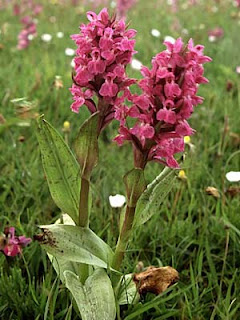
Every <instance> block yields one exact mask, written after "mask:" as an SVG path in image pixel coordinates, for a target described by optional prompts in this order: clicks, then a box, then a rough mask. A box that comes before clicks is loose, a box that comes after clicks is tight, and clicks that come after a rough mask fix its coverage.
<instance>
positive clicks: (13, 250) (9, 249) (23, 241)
mask: <svg viewBox="0 0 240 320" xmlns="http://www.w3.org/2000/svg"><path fill="white" fill-rule="evenodd" d="M31 241H32V240H31V239H30V238H26V237H25V236H19V237H17V236H15V228H14V227H10V228H5V230H4V236H3V240H2V241H1V243H0V251H3V253H4V254H5V255H6V256H10V257H15V256H16V255H18V254H19V253H21V252H22V248H23V247H26V246H27V245H28V244H29V243H30V242H31Z"/></svg>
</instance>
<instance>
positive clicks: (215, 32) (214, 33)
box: [208, 27, 224, 39]
mask: <svg viewBox="0 0 240 320" xmlns="http://www.w3.org/2000/svg"><path fill="white" fill-rule="evenodd" d="M208 36H209V37H214V38H215V39H220V38H222V37H223V36H224V30H223V28H220V27H216V28H214V29H212V30H209V32H208Z"/></svg>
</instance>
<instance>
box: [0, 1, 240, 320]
mask: <svg viewBox="0 0 240 320" xmlns="http://www.w3.org/2000/svg"><path fill="white" fill-rule="evenodd" d="M164 2H165V1H158V0H150V1H147V2H146V1H143V0H139V4H138V5H137V6H136V7H135V8H134V9H133V10H132V11H131V12H130V13H129V18H128V20H129V21H131V27H133V28H135V29H137V30H138V35H137V44H136V50H137V51H138V54H137V55H136V58H137V59H139V60H141V61H142V62H143V63H144V64H146V65H148V66H150V61H151V58H152V56H153V55H155V54H156V53H157V52H158V51H160V50H163V49H164V46H163V45H162V39H163V36H164V35H172V36H174V37H177V36H179V35H181V30H182V29H183V28H185V29H187V30H188V31H189V35H188V36H184V37H183V38H184V39H185V40H187V39H188V38H189V37H193V39H194V40H195V42H196V43H202V44H204V45H205V52H206V54H207V55H209V56H211V57H212V58H213V62H212V63H210V64H208V65H207V66H206V76H207V77H208V78H209V80H210V84H208V85H204V86H202V88H201V90H200V91H201V95H203V96H204V97H205V102H204V104H203V105H202V106H199V107H197V108H196V110H195V113H194V115H193V116H192V119H191V121H190V122H191V125H192V126H193V128H195V129H196V131H197V132H196V134H195V136H194V137H193V138H192V143H193V144H194V145H195V152H194V153H191V152H190V151H189V150H188V149H187V152H186V160H185V162H184V165H183V166H184V169H185V171H186V175H187V181H185V182H184V181H180V180H179V181H177V183H176V185H175V186H174V188H173V190H172V191H171V193H170V195H169V197H168V199H167V200H166V201H165V203H164V205H163V206H162V207H161V208H159V214H158V215H156V216H154V217H153V218H152V219H151V221H149V222H148V223H146V225H144V226H143V227H142V228H140V229H139V230H138V231H137V232H136V233H135V234H134V236H133V239H132V241H131V243H130V246H129V249H128V254H127V255H126V258H125V266H126V267H125V269H124V270H123V271H124V272H126V273H127V272H132V271H134V270H135V266H136V264H137V262H138V261H140V260H141V261H143V262H144V265H145V266H148V265H155V266H162V265H171V266H173V267H174V268H176V269H177V270H178V271H179V273H180V281H179V283H178V284H177V285H175V286H174V287H173V288H172V289H170V290H169V293H165V294H163V295H162V296H158V297H154V296H152V295H148V296H147V297H146V299H145V301H142V302H141V303H139V304H137V305H136V306H129V307H126V308H125V309H124V310H122V314H123V318H124V319H125V318H126V320H130V319H136V320H150V319H154V320H160V319H182V320H183V319H184V320H185V319H194V320H196V319H198V320H201V319H202V320H203V319H211V320H213V319H222V320H226V319H236V320H237V319H239V318H240V311H239V310H240V299H239V296H240V280H239V279H240V270H239V268H240V219H239V203H240V202H239V195H237V196H235V197H229V196H228V195H226V194H225V191H226V189H227V188H228V187H230V186H232V185H233V184H231V183H229V182H228V181H226V179H225V174H226V172H228V171H231V170H236V171H237V170H239V168H240V154H239V153H238V151H239V143H238V145H237V144H234V143H233V139H232V138H231V134H230V133H232V132H233V133H237V134H240V132H239V116H240V104H239V92H240V91H239V88H240V78H239V76H238V75H237V74H236V73H235V68H236V66H237V65H238V64H240V58H239V22H240V20H239V18H235V19H233V18H231V16H232V12H233V13H236V12H237V9H235V8H234V7H233V6H232V4H231V1H229V2H228V1H221V3H222V4H221V5H218V8H219V10H218V12H217V13H212V12H211V8H212V7H213V6H215V5H216V4H215V1H213V0H209V1H204V0H203V1H202V5H200V6H198V7H194V8H189V9H188V10H183V9H181V10H180V11H179V12H178V13H177V15H176V17H174V16H173V14H172V13H171V12H170V10H169V7H167V6H166V5H165V4H163V3H164ZM180 2H181V3H183V1H180ZM47 3H48V2H47V1H45V2H44V7H45V9H44V14H42V15H41V16H39V24H38V33H39V35H41V34H42V33H50V34H52V35H53V40H52V41H51V42H50V43H49V44H46V43H43V42H42V41H41V40H40V37H39V36H38V37H37V38H36V39H34V40H33V42H32V44H31V45H30V47H29V48H28V49H27V50H24V51H17V50H15V46H16V37H17V33H18V31H19V30H20V24H19V23H18V20H17V18H16V17H13V16H12V14H11V11H10V10H7V11H0V17H1V30H2V32H1V36H0V43H1V44H2V45H3V48H2V49H1V50H0V68H1V69H0V70H1V72H0V83H1V89H0V113H1V114H2V115H3V116H4V118H5V119H6V123H5V124H4V125H0V151H1V153H0V191H1V192H0V209H1V215H0V230H2V229H3V228H4V226H5V225H7V224H9V225H13V226H15V227H16V229H17V232H18V234H25V235H27V236H31V237H32V236H33V235H34V234H35V233H36V232H37V225H39V224H48V223H52V222H54V221H55V220H56V219H57V217H59V215H60V212H59V210H58V208H57V207H56V206H55V205H54V203H53V201H52V200H51V197H50V194H49V191H48V187H47V183H46V180H45V177H44V173H43V169H42V165H41V159H40V152H39V148H38V144H37V140H36V135H35V122H34V120H32V121H31V122H30V126H27V127H22V126H19V119H18V118H17V116H16V107H15V106H14V104H13V103H12V102H11V100H12V99H15V98H20V97H26V98H27V100H29V101H36V104H37V107H36V109H35V111H36V112H38V113H39V114H42V113H44V114H45V118H46V119H47V120H48V121H50V122H51V123H52V124H53V125H54V126H55V127H56V128H58V129H59V130H60V131H61V128H62V126H63V122H64V121H65V120H68V121H70V122H71V132H70V135H69V144H70V145H72V141H73V139H74V137H75V136H76V134H77V130H78V128H79V127H80V124H81V123H82V122H83V121H84V119H86V117H87V115H88V113H87V111H86V110H85V109H84V108H83V109H82V110H81V112H80V113H79V115H76V114H73V113H72V112H71V111H70V109H69V106H70V104H71V94H70V92H69V91H68V88H69V87H70V86H71V81H72V80H71V67H70V61H71V58H70V57H66V56H65V54H64V50H65V48H66V47H72V48H74V44H73V42H72V41H71V39H70V38H69V35H70V34H72V33H77V32H78V26H79V24H80V23H82V22H83V21H86V19H85V15H84V14H85V10H84V9H83V8H80V9H78V10H77V9H74V8H72V7H61V6H59V5H51V4H47ZM85 9H86V8H85ZM51 16H55V17H56V22H55V23H51V22H50V21H49V18H50V17H51ZM176 19H179V23H180V25H181V27H180V28H179V29H177V30H173V27H172V26H173V24H174V22H175V20H176ZM202 23H204V24H205V29H204V30H200V29H199V26H200V24H202ZM216 26H222V27H224V31H225V34H224V37H223V38H222V39H221V40H219V41H218V42H216V43H209V42H208V36H207V31H208V30H209V29H211V28H214V27H216ZM153 28H156V29H159V30H160V31H161V34H162V37H161V39H157V38H153V37H152V36H151V34H150V31H151V29H153ZM58 31H63V32H64V34H65V37H64V39H58V38H56V36H55V34H56V32H58ZM129 73H130V74H131V75H132V76H136V77H140V74H139V72H137V71H132V70H131V69H130V68H129ZM55 75H61V77H62V80H63V84H64V87H63V88H62V89H60V90H59V91H56V89H55V88H54V87H53V85H52V83H53V81H54V79H55ZM227 81H231V82H232V83H233V89H232V91H230V92H227V91H226V82H227ZM226 119H227V120H228V125H227V130H226V134H224V124H226ZM116 129H117V123H113V124H112V125H111V126H110V127H109V128H108V129H107V131H106V133H105V136H104V138H103V137H102V139H101V141H100V163H99V165H98V167H97V168H96V169H95V171H94V175H93V178H92V182H93V191H94V192H93V195H94V196H93V211H92V216H91V228H92V229H93V230H94V231H95V232H96V233H97V234H98V235H100V236H101V237H102V238H104V239H105V240H107V241H108V243H109V244H110V245H112V246H114V245H115V243H116V238H117V221H118V218H119V214H120V212H119V211H117V210H113V209H111V208H110V206H109V203H108V196H109V195H110V194H115V193H122V194H123V193H124V184H123V180H122V177H123V175H124V174H125V173H126V172H127V171H128V170H130V169H131V168H132V166H133V162H132V154H131V151H130V147H129V146H124V147H122V148H119V147H117V146H116V145H115V144H113V143H110V142H111V139H112V138H113V137H114V135H116ZM19 136H24V137H25V140H24V142H20V141H19ZM161 169H162V168H161V167H160V166H159V165H156V164H155V165H152V164H149V165H148V167H147V172H146V177H147V180H148V181H149V182H150V181H151V180H152V179H153V178H154V177H155V176H156V175H157V174H158V173H159V172H160V171H161ZM234 185H235V186H239V184H234ZM208 186H213V187H216V188H217V189H218V190H219V191H220V193H221V197H220V198H219V199H215V198H213V197H210V196H208V195H206V193H205V189H206V187H208ZM113 234H114V237H113ZM73 306H74V302H73V301H72V298H71V296H70V294H68V292H67V290H66V289H65V288H64V287H63V286H62V284H61V283H60V281H59V280H58V279H57V278H56V274H55V272H54V271H53V269H52V268H51V266H50V263H49V261H48V259H47V256H46V253H45V252H44V251H43V250H42V249H41V248H40V247H39V245H38V244H37V243H35V242H33V243H32V244H31V245H30V246H29V247H27V248H26V249H25V250H24V259H23V258H21V257H17V258H14V259H11V258H8V259H6V258H5V256H4V255H3V254H1V255H0V319H11V320H15V319H29V320H32V319H54V320H57V319H66V320H67V319H77V318H78V315H77V314H76V313H75V311H74V308H73ZM99 320H101V319H99Z"/></svg>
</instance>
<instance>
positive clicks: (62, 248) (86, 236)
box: [39, 225, 113, 268]
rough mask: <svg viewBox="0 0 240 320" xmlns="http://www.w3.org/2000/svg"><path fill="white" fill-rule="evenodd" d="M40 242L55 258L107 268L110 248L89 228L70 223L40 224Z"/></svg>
mask: <svg viewBox="0 0 240 320" xmlns="http://www.w3.org/2000/svg"><path fill="white" fill-rule="evenodd" d="M40 228H41V229H42V230H43V236H42V239H40V240H39V242H40V244H41V245H42V246H43V247H44V248H45V249H46V251H47V252H48V253H50V254H51V255H53V256H55V257H56V258H57V259H59V258H60V259H64V260H67V261H72V262H79V263H85V264H89V265H94V266H98V267H101V268H108V266H109V265H110V263H111V260H112V256H113V252H112V249H111V248H110V247H109V246H108V245H107V244H106V243H105V242H104V241H103V240H102V239H101V238H99V237H98V236H97V235H96V234H95V233H94V232H93V231H91V230H90V229H89V228H81V227H77V226H72V225H47V226H40Z"/></svg>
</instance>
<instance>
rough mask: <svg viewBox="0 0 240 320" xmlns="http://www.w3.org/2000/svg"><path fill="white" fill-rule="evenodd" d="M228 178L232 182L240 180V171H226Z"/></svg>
mask: <svg viewBox="0 0 240 320" xmlns="http://www.w3.org/2000/svg"><path fill="white" fill-rule="evenodd" d="M226 178H227V180H228V181H230V182H238V181H240V171H230V172H228V173H226Z"/></svg>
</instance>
